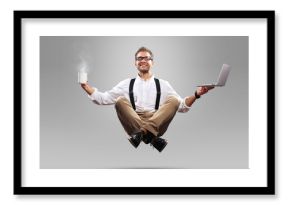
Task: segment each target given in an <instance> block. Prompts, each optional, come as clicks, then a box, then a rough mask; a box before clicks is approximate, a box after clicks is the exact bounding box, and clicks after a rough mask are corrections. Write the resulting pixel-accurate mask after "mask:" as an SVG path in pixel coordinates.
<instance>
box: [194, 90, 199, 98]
mask: <svg viewBox="0 0 290 205" xmlns="http://www.w3.org/2000/svg"><path fill="white" fill-rule="evenodd" d="M194 96H195V98H196V99H198V98H200V95H198V94H197V91H195V93H194Z"/></svg>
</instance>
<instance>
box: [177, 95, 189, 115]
mask: <svg viewBox="0 0 290 205" xmlns="http://www.w3.org/2000/svg"><path fill="white" fill-rule="evenodd" d="M185 100H186V98H183V99H181V102H180V105H179V108H178V112H183V113H184V112H188V111H189V110H190V108H191V107H189V106H187V105H186V103H185Z"/></svg>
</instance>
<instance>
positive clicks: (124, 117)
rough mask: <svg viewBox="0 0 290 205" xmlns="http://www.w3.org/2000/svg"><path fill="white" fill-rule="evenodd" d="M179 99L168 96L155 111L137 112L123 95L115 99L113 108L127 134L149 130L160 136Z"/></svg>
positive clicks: (173, 114)
mask: <svg viewBox="0 0 290 205" xmlns="http://www.w3.org/2000/svg"><path fill="white" fill-rule="evenodd" d="M178 107H179V101H178V99H177V98H176V97H174V96H169V97H168V98H167V99H166V101H165V102H164V104H163V105H161V106H160V107H159V109H158V110H157V111H156V112H139V113H137V112H136V111H135V110H134V109H133V108H132V105H131V103H130V102H129V101H128V100H127V99H126V98H125V97H119V98H118V99H117V102H116V105H115V108H116V112H117V115H118V118H119V120H120V122H121V124H122V125H123V127H124V129H125V131H126V132H127V134H128V135H130V136H132V135H134V134H137V133H140V132H143V133H144V134H147V132H148V131H149V132H150V133H152V134H153V135H154V136H155V137H160V136H162V135H163V134H164V133H165V132H166V130H167V128H168V126H169V124H170V122H171V121H172V119H173V118H174V116H175V114H176V112H177V109H178Z"/></svg>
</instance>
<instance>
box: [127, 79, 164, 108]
mask: <svg viewBox="0 0 290 205" xmlns="http://www.w3.org/2000/svg"><path fill="white" fill-rule="evenodd" d="M135 80H136V78H133V79H131V81H130V85H129V97H130V102H131V104H132V107H133V109H134V110H136V106H135V101H134V93H133V87H134V83H135ZM154 81H155V85H156V91H157V94H156V103H155V110H158V108H159V103H160V96H161V89H160V82H159V79H157V78H154Z"/></svg>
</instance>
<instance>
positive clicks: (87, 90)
mask: <svg viewBox="0 0 290 205" xmlns="http://www.w3.org/2000/svg"><path fill="white" fill-rule="evenodd" d="M81 87H82V88H83V89H84V90H85V91H86V92H87V93H88V94H89V95H91V94H93V92H94V91H95V89H94V88H92V87H91V86H90V85H89V84H88V82H86V83H81Z"/></svg>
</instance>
